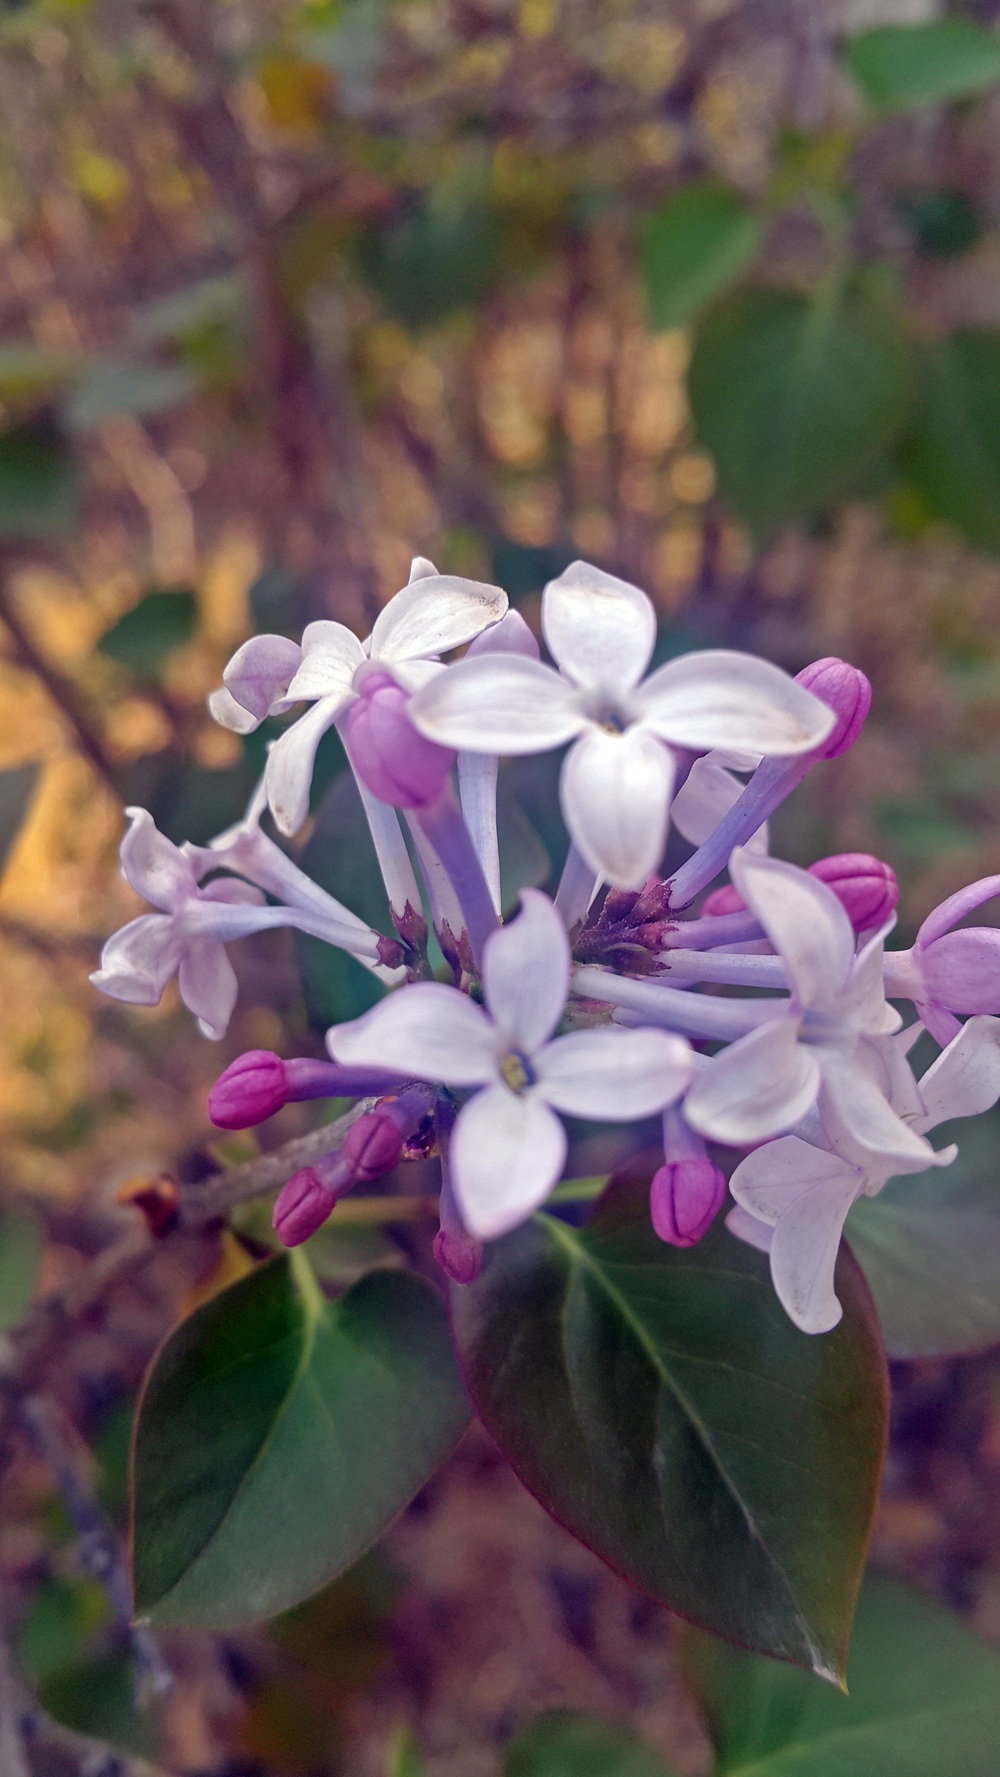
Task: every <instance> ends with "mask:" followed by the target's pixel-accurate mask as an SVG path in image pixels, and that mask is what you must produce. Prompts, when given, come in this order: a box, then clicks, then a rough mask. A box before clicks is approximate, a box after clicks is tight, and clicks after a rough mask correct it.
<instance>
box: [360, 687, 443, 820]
mask: <svg viewBox="0 0 1000 1777" xmlns="http://www.w3.org/2000/svg"><path fill="white" fill-rule="evenodd" d="M408 704H409V693H408V692H406V691H404V689H403V687H402V685H397V683H396V681H395V679H393V678H392V677H391V676H390V674H389V673H386V672H381V671H379V670H378V669H375V670H373V671H372V672H370V673H368V674H366V676H365V678H364V679H363V680H362V682H361V686H360V691H359V695H358V699H357V702H356V703H354V704H352V705H351V708H350V710H349V711H348V714H347V721H346V724H345V735H344V738H345V744H346V746H347V751H348V753H349V754H350V758H351V764H352V765H353V766H354V769H355V771H356V772H357V774H358V776H359V777H360V778H361V780H362V782H363V783H364V784H366V785H367V787H368V789H369V790H370V791H371V792H372V795H373V796H378V797H379V799H380V801H382V802H389V803H391V804H392V806H393V808H429V807H430V806H431V804H432V803H434V802H436V801H437V799H438V797H439V796H440V795H441V792H442V790H443V789H444V786H445V784H446V783H447V781H448V773H449V772H450V770H451V768H452V766H453V764H454V763H455V754H454V753H453V752H452V750H451V748H450V747H439V746H438V745H437V744H436V742H434V741H432V740H426V739H425V738H424V736H423V735H422V734H419V733H418V732H417V730H416V728H415V727H414V726H413V723H412V722H411V721H410V718H409V715H408V713H407V705H408Z"/></svg>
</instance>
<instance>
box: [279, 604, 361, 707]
mask: <svg viewBox="0 0 1000 1777" xmlns="http://www.w3.org/2000/svg"><path fill="white" fill-rule="evenodd" d="M364 662H365V651H364V648H363V647H362V645H361V643H360V642H359V641H358V638H357V636H356V635H355V633H354V631H353V629H348V628H347V625H346V624H344V623H334V622H333V621H332V620H331V619H330V618H328V617H321V618H320V619H319V620H318V621H317V622H315V623H307V624H306V627H305V629H304V630H303V632H302V660H301V663H300V665H299V668H298V671H297V672H296V673H295V675H294V677H293V678H292V679H291V680H290V681H289V683H288V686H287V689H286V691H285V693H284V695H283V696H282V697H281V698H280V699H279V700H277V708H278V709H279V710H287V709H291V707H292V705H293V704H294V703H302V702H310V701H312V699H314V698H317V697H322V698H328V697H339V698H340V699H341V700H342V701H344V700H346V697H347V695H348V693H349V691H350V689H351V683H352V681H353V678H354V675H355V673H356V672H357V670H358V667H359V666H363V665H364Z"/></svg>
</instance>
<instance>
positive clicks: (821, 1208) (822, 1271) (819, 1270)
mask: <svg viewBox="0 0 1000 1777" xmlns="http://www.w3.org/2000/svg"><path fill="white" fill-rule="evenodd" d="M855 1196H856V1187H855V1184H854V1182H853V1180H852V1179H849V1178H843V1179H840V1180H835V1181H831V1182H829V1183H827V1184H820V1185H813V1187H812V1189H811V1190H809V1191H803V1193H802V1195H801V1196H800V1197H797V1198H796V1199H795V1202H794V1203H793V1204H792V1205H791V1206H790V1207H789V1208H788V1209H787V1210H786V1211H785V1213H784V1215H783V1216H782V1218H781V1220H780V1222H779V1223H778V1225H777V1227H776V1228H775V1230H774V1233H773V1235H772V1237H771V1279H772V1282H773V1283H774V1288H775V1292H776V1294H777V1297H778V1300H779V1302H780V1303H781V1306H782V1307H783V1308H784V1310H785V1313H786V1314H787V1315H788V1317H789V1319H790V1320H793V1321H794V1322H795V1325H796V1326H797V1327H801V1329H802V1331H803V1332H804V1333H829V1332H830V1331H831V1329H832V1328H833V1327H835V1326H836V1325H837V1322H838V1321H839V1320H840V1318H841V1315H842V1314H843V1309H842V1308H841V1306H840V1303H839V1302H838V1300H837V1294H836V1291H835V1289H834V1287H833V1274H834V1267H835V1266H836V1263H837V1254H838V1252H839V1251H840V1240H841V1236H842V1234H843V1232H844V1223H845V1221H846V1219H847V1212H848V1210H849V1209H850V1207H851V1204H852V1203H853V1202H854V1199H855Z"/></svg>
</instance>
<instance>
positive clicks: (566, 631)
mask: <svg viewBox="0 0 1000 1777" xmlns="http://www.w3.org/2000/svg"><path fill="white" fill-rule="evenodd" d="M542 631H543V633H544V636H545V640H546V642H547V643H548V647H549V652H550V653H551V655H552V658H553V659H554V660H556V661H558V663H559V666H560V668H561V670H562V671H563V672H564V673H565V675H566V677H567V678H568V679H572V681H573V683H574V685H581V686H583V687H585V688H586V689H587V690H591V691H604V692H607V693H610V694H612V695H613V694H615V693H618V692H627V691H631V690H632V688H633V687H634V686H635V685H637V684H638V683H639V680H640V679H641V678H642V675H643V673H644V672H645V670H646V667H647V666H648V664H649V657H650V655H651V654H652V652H653V643H654V642H655V640H656V613H655V611H654V610H653V607H652V604H651V603H650V601H649V599H648V598H647V596H646V594H645V593H644V592H640V590H639V588H638V586H630V585H629V583H628V581H627V580H618V579H616V578H615V576H614V574H606V573H604V571H603V569H601V568H594V567H591V565H590V563H589V562H583V561H575V562H571V564H570V566H569V567H568V568H567V569H566V570H565V572H564V573H562V574H560V576H559V578H558V580H550V581H549V584H548V585H547V586H546V588H545V591H544V592H543V594H542Z"/></svg>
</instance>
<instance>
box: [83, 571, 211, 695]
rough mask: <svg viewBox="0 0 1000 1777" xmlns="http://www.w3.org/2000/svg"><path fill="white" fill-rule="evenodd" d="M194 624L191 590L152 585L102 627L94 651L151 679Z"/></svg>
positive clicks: (194, 601)
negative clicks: (157, 587)
mask: <svg viewBox="0 0 1000 1777" xmlns="http://www.w3.org/2000/svg"><path fill="white" fill-rule="evenodd" d="M197 624H198V602H197V599H196V598H195V595H194V593H193V592H188V591H186V590H185V591H169V590H166V589H163V590H159V589H156V590H154V591H153V592H147V593H146V594H145V595H144V597H143V598H141V599H140V600H139V603H138V604H137V605H133V606H132V609H131V611H126V612H125V615H124V617H119V619H118V621H117V623H113V624H112V625H111V628H110V629H108V630H105V632H104V634H103V635H102V637H101V639H100V641H99V642H98V644H97V647H98V652H99V653H101V654H103V655H104V656H105V658H106V659H107V660H114V661H117V663H118V665H119V666H125V667H128V670H129V672H132V673H135V675H136V677H137V678H142V679H155V678H156V676H157V674H158V673H159V670H160V668H161V667H162V665H163V662H164V661H165V659H166V658H167V655H168V654H172V653H173V651H174V649H175V648H182V647H183V646H184V644H185V642H189V641H190V640H191V637H192V636H193V635H194V632H195V629H196V627H197Z"/></svg>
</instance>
